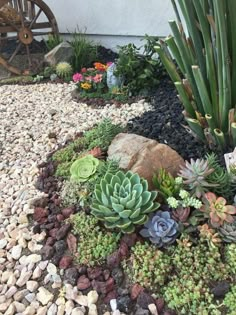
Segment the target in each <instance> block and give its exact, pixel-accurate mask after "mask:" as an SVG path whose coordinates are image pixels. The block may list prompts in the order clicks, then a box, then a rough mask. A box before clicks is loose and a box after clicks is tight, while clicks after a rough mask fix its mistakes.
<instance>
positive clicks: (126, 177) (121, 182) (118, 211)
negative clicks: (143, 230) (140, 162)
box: [91, 171, 160, 233]
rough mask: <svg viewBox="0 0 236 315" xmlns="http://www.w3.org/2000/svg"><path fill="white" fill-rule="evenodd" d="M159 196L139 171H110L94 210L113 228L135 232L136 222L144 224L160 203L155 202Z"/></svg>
mask: <svg viewBox="0 0 236 315" xmlns="http://www.w3.org/2000/svg"><path fill="white" fill-rule="evenodd" d="M156 196H157V193H156V192H154V191H152V192H150V191H148V183H147V181H146V180H145V179H143V178H140V176H139V175H138V174H134V173H132V172H130V171H129V172H127V173H124V172H122V171H119V172H117V173H116V174H115V175H113V174H109V173H108V174H106V176H105V177H104V178H103V179H102V180H101V182H100V184H99V185H96V189H95V193H94V202H93V204H92V212H91V213H92V214H93V215H94V216H95V217H97V218H98V219H99V220H102V221H104V224H105V226H106V227H107V228H109V229H113V228H118V229H120V230H121V231H122V232H123V233H132V232H133V231H134V230H135V225H142V224H144V223H145V222H146V221H147V220H148V214H149V213H151V212H153V211H155V210H156V209H157V208H158V207H159V206H160V205H159V204H158V203H157V202H155V199H156Z"/></svg>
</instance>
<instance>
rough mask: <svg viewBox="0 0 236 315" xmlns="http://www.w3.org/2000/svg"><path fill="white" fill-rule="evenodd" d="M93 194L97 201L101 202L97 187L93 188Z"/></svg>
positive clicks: (100, 194)
mask: <svg viewBox="0 0 236 315" xmlns="http://www.w3.org/2000/svg"><path fill="white" fill-rule="evenodd" d="M94 195H95V197H96V199H97V201H99V202H100V203H102V193H101V191H100V190H98V189H95V191H94Z"/></svg>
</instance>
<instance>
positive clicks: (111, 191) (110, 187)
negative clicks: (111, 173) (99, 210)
mask: <svg viewBox="0 0 236 315" xmlns="http://www.w3.org/2000/svg"><path fill="white" fill-rule="evenodd" d="M106 194H107V195H108V196H111V195H112V194H113V187H112V185H111V184H107V185H106Z"/></svg>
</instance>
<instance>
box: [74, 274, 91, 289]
mask: <svg viewBox="0 0 236 315" xmlns="http://www.w3.org/2000/svg"><path fill="white" fill-rule="evenodd" d="M90 286H91V283H90V280H89V279H88V278H87V277H86V276H85V275H83V276H80V277H79V279H78V282H77V288H78V289H79V290H86V289H88V288H89V287H90Z"/></svg>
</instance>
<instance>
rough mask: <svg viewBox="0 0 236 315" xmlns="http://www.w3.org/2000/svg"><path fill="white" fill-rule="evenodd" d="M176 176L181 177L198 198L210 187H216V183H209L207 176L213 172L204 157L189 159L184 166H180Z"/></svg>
mask: <svg viewBox="0 0 236 315" xmlns="http://www.w3.org/2000/svg"><path fill="white" fill-rule="evenodd" d="M180 168H181V170H180V172H179V174H178V176H181V177H183V179H184V181H183V183H184V184H185V185H187V186H188V187H189V189H190V190H191V192H192V193H193V194H194V196H196V197H198V198H200V197H201V196H202V195H203V194H204V193H205V192H206V191H207V190H209V188H210V187H217V186H219V185H218V184H215V183H210V182H208V181H207V177H208V176H209V175H210V174H211V173H213V172H214V168H210V166H209V164H208V161H207V160H204V159H197V160H196V161H195V160H193V159H191V160H190V163H189V162H188V161H186V162H185V166H180Z"/></svg>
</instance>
